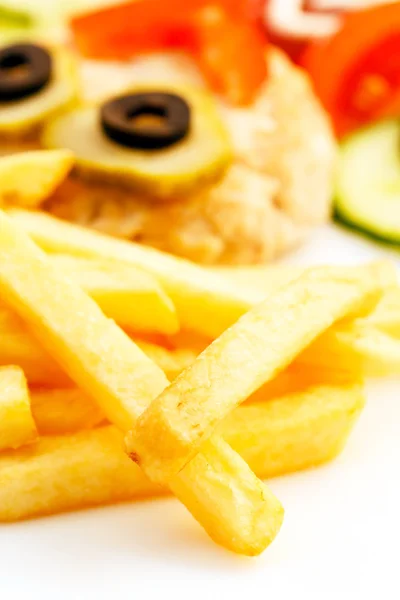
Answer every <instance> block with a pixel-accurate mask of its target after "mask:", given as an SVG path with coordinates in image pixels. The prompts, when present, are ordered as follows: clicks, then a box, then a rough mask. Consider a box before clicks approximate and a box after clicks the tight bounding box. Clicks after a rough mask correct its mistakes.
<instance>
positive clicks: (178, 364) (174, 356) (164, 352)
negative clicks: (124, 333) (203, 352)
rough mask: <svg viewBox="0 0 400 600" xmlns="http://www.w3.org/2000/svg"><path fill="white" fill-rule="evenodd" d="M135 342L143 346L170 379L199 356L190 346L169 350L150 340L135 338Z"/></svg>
mask: <svg viewBox="0 0 400 600" xmlns="http://www.w3.org/2000/svg"><path fill="white" fill-rule="evenodd" d="M135 342H136V344H137V345H138V346H139V348H141V349H142V350H143V352H144V353H145V354H146V355H147V356H148V357H149V358H151V360H152V361H153V362H155V363H156V365H157V366H159V367H160V369H162V370H163V371H164V373H165V374H166V376H167V377H168V379H170V380H173V379H175V377H177V376H178V375H179V373H181V372H182V371H184V370H185V369H186V368H187V367H188V366H190V365H191V364H192V363H193V362H194V361H195V360H196V357H197V353H196V352H195V351H194V350H191V349H189V348H182V349H177V350H168V349H167V348H164V347H163V346H157V345H156V344H151V343H150V342H144V341H141V340H135Z"/></svg>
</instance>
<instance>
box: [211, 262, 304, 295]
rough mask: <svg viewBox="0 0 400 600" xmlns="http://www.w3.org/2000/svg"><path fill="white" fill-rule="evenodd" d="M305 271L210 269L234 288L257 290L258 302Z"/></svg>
mask: <svg viewBox="0 0 400 600" xmlns="http://www.w3.org/2000/svg"><path fill="white" fill-rule="evenodd" d="M306 270H307V269H305V268H304V267H301V266H297V265H271V266H269V265H262V266H250V267H212V268H211V271H212V272H213V273H218V274H219V275H221V276H222V277H224V278H225V279H227V281H230V282H231V283H232V284H233V285H235V286H238V287H240V288H242V287H244V288H250V289H253V290H257V291H258V292H259V295H260V301H261V300H262V299H263V298H266V297H267V296H269V295H271V294H273V293H274V292H276V291H277V290H279V289H280V288H282V287H284V286H285V285H287V284H288V283H290V282H291V281H294V280H295V279H297V278H298V277H300V275H303V273H305V271H306Z"/></svg>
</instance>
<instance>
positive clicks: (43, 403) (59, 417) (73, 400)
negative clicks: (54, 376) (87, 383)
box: [30, 388, 105, 435]
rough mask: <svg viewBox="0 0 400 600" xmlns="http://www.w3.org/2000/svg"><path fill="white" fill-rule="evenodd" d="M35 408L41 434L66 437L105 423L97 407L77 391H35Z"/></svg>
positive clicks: (32, 403)
mask: <svg viewBox="0 0 400 600" xmlns="http://www.w3.org/2000/svg"><path fill="white" fill-rule="evenodd" d="M30 396H31V409H32V414H33V418H34V420H35V423H36V427H37V429H38V431H39V434H40V435H66V434H68V433H76V432H77V431H81V430H83V429H92V428H93V427H95V426H96V425H99V424H100V423H102V422H104V421H105V417H104V415H103V413H102V412H101V410H100V409H99V407H98V406H97V404H95V403H94V402H93V400H91V399H90V398H89V397H88V396H86V395H85V394H83V393H82V392H81V391H80V390H78V389H76V388H69V389H68V388H66V389H32V390H31V392H30Z"/></svg>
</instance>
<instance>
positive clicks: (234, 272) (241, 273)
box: [211, 260, 398, 301]
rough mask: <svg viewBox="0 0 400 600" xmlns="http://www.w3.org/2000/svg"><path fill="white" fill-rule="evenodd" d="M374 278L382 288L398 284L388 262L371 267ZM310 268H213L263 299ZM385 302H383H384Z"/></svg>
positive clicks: (273, 266)
mask: <svg viewBox="0 0 400 600" xmlns="http://www.w3.org/2000/svg"><path fill="white" fill-rule="evenodd" d="M370 268H371V269H372V272H373V274H374V276H376V277H378V278H379V281H380V282H381V284H382V287H388V288H389V289H390V286H395V285H396V284H397V283H398V277H397V272H396V267H395V265H394V263H392V262H390V261H387V260H384V261H382V260H378V261H376V262H374V263H372V264H371V265H370ZM309 269H310V267H303V266H299V265H258V266H250V267H213V268H212V269H211V270H212V272H214V273H219V274H220V275H222V276H223V277H225V278H226V279H228V280H229V281H230V282H232V283H233V284H235V285H236V286H240V287H247V288H251V289H253V290H258V291H259V292H260V294H262V295H263V297H267V296H270V295H271V294H273V293H275V292H276V291H277V290H279V289H281V288H282V287H284V286H285V285H287V284H288V283H290V282H291V281H294V280H295V279H298V277H300V276H301V275H303V274H304V273H305V272H306V271H308V270H309ZM382 301H383V300H382Z"/></svg>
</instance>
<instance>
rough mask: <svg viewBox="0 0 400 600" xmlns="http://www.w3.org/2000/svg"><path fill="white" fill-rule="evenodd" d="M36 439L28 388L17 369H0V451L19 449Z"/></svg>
mask: <svg viewBox="0 0 400 600" xmlns="http://www.w3.org/2000/svg"><path fill="white" fill-rule="evenodd" d="M36 438H37V431H36V426H35V422H34V420H33V417H32V413H31V406H30V401H29V394H28V388H27V385H26V379H25V377H24V373H23V371H22V370H21V369H20V368H19V367H14V366H8V367H0V450H5V449H8V448H19V447H20V446H22V445H24V444H28V443H30V442H33V441H34V440H35V439H36Z"/></svg>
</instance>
